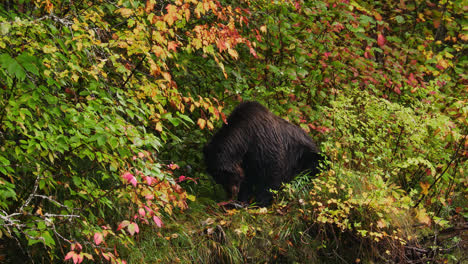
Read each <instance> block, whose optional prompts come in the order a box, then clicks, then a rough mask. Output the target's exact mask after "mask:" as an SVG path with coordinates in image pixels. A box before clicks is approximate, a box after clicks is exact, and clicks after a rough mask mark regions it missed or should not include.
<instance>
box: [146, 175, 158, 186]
mask: <svg viewBox="0 0 468 264" xmlns="http://www.w3.org/2000/svg"><path fill="white" fill-rule="evenodd" d="M145 180H146V183H147V184H148V185H151V184H152V183H153V182H156V178H154V177H150V176H147V177H146V178H145Z"/></svg>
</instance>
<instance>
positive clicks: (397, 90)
mask: <svg viewBox="0 0 468 264" xmlns="http://www.w3.org/2000/svg"><path fill="white" fill-rule="evenodd" d="M393 91H394V92H395V93H397V94H401V90H400V88H398V87H395V88H394V89H393Z"/></svg>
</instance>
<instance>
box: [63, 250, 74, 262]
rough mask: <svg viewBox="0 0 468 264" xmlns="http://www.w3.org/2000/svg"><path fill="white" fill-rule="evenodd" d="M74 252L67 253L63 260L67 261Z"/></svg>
mask: <svg viewBox="0 0 468 264" xmlns="http://www.w3.org/2000/svg"><path fill="white" fill-rule="evenodd" d="M75 254H76V253H75V251H70V252H68V253H67V255H66V256H65V260H69V259H71V258H72V257H73V255H75Z"/></svg>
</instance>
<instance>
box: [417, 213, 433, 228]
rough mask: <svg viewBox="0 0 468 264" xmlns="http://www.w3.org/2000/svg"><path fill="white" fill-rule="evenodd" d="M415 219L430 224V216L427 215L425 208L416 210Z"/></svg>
mask: <svg viewBox="0 0 468 264" xmlns="http://www.w3.org/2000/svg"><path fill="white" fill-rule="evenodd" d="M416 219H418V221H419V222H420V223H422V224H425V225H428V226H429V225H431V218H430V217H429V216H428V215H427V213H426V209H419V210H416Z"/></svg>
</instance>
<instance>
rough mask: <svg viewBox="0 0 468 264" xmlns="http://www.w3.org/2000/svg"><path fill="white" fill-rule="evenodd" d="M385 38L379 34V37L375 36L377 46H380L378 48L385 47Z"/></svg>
mask: <svg viewBox="0 0 468 264" xmlns="http://www.w3.org/2000/svg"><path fill="white" fill-rule="evenodd" d="M385 42H386V40H385V37H384V36H383V35H382V34H380V33H379V35H377V44H378V45H379V46H380V47H383V46H385Z"/></svg>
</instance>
